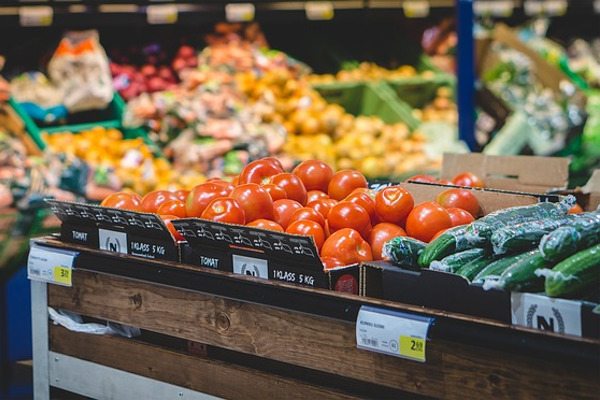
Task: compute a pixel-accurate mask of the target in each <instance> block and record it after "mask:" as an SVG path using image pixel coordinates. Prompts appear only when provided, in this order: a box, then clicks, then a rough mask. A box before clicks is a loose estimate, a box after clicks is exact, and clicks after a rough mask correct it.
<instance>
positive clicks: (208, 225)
mask: <svg viewBox="0 0 600 400" xmlns="http://www.w3.org/2000/svg"><path fill="white" fill-rule="evenodd" d="M173 226H174V227H175V229H177V231H179V233H181V234H182V235H183V237H185V238H186V240H187V241H188V243H189V244H190V245H191V246H202V247H209V248H213V249H219V250H226V251H230V250H231V249H236V248H238V249H245V250H249V251H255V252H257V253H262V254H264V255H265V256H268V257H269V258H273V259H278V260H281V261H282V262H283V263H288V264H290V265H292V264H301V265H302V266H303V267H304V268H305V269H307V270H314V271H323V264H322V263H321V259H320V258H319V252H318V251H317V246H316V245H315V242H314V240H313V238H312V237H310V236H301V235H291V234H288V233H280V232H275V231H270V230H266V229H260V228H251V227H247V226H242V225H232V224H225V223H220V222H214V221H207V220H203V219H199V218H184V219H178V220H173Z"/></svg>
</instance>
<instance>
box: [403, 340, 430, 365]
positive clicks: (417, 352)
mask: <svg viewBox="0 0 600 400" xmlns="http://www.w3.org/2000/svg"><path fill="white" fill-rule="evenodd" d="M425 343H426V341H425V339H421V338H416V337H412V336H403V335H401V336H400V355H401V356H404V357H408V358H414V359H415V360H420V361H425Z"/></svg>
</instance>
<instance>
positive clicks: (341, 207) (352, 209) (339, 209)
mask: <svg viewBox="0 0 600 400" xmlns="http://www.w3.org/2000/svg"><path fill="white" fill-rule="evenodd" d="M327 222H329V231H330V232H331V233H333V232H335V231H339V230H340V229H344V228H351V229H354V230H356V231H357V232H358V233H360V235H361V236H362V237H363V238H368V237H369V231H370V230H371V218H369V213H368V212H367V210H365V209H364V208H363V207H362V206H360V205H358V204H356V203H351V202H349V201H341V202H339V203H338V204H336V205H335V206H333V207H332V208H331V211H329V215H328V216H327Z"/></svg>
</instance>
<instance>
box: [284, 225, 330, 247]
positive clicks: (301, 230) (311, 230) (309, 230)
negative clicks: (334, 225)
mask: <svg viewBox="0 0 600 400" xmlns="http://www.w3.org/2000/svg"><path fill="white" fill-rule="evenodd" d="M285 232H286V233H293V234H296V235H304V236H312V237H313V239H314V241H315V245H316V246H317V249H318V250H319V252H320V251H321V247H323V243H324V242H325V232H324V231H323V227H322V226H321V225H319V223H318V222H315V221H311V220H309V219H301V220H299V221H294V222H291V223H290V225H289V226H288V227H287V229H286V230H285Z"/></svg>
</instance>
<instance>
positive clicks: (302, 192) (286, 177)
mask: <svg viewBox="0 0 600 400" xmlns="http://www.w3.org/2000/svg"><path fill="white" fill-rule="evenodd" d="M271 183H274V184H275V185H277V186H279V187H280V188H282V189H283V190H285V194H286V195H287V198H288V199H292V200H296V201H297V202H298V203H300V204H302V205H305V204H306V198H307V193H306V188H305V187H304V184H303V183H302V181H301V180H300V178H298V177H297V176H296V175H294V174H290V173H288V172H283V173H281V174H277V175H275V176H273V177H272V178H271Z"/></svg>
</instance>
